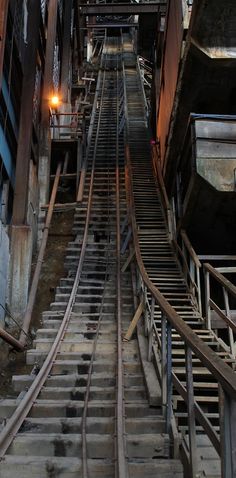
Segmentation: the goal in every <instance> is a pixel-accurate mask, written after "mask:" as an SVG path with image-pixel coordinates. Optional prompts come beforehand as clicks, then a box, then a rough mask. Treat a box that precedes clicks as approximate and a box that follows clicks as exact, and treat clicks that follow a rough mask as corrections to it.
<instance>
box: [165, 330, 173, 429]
mask: <svg viewBox="0 0 236 478" xmlns="http://www.w3.org/2000/svg"><path fill="white" fill-rule="evenodd" d="M166 352H167V363H166V379H167V387H166V388H167V403H166V433H170V429H171V413H172V338H171V324H170V322H169V321H167V324H166Z"/></svg>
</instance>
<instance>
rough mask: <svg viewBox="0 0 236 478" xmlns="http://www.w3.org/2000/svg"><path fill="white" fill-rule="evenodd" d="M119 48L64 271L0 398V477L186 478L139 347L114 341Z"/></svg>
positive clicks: (122, 202) (121, 193)
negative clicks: (21, 364) (23, 363)
mask: <svg viewBox="0 0 236 478" xmlns="http://www.w3.org/2000/svg"><path fill="white" fill-rule="evenodd" d="M126 47H127V48H126V55H125V54H124V52H123V49H122V45H121V44H119V42H118V39H117V38H114V39H107V41H106V43H105V47H104V51H103V57H102V63H101V69H100V72H99V77H98V84H97V91H96V97H95V103H94V108H93V115H92V122H91V126H90V132H89V147H88V154H87V160H86V168H85V169H84V171H83V173H82V176H81V178H82V180H81V188H80V202H79V203H78V206H77V208H76V213H75V218H74V229H73V230H74V234H75V240H74V241H73V242H71V243H69V245H68V250H67V258H66V268H67V269H68V275H67V277H65V278H62V279H61V281H60V284H59V286H58V288H57V290H56V296H55V301H54V302H53V303H52V304H51V307H50V310H49V311H46V312H44V313H43V317H42V321H43V322H42V323H43V327H42V329H39V330H38V331H37V336H36V340H35V342H34V348H33V349H31V350H29V351H28V352H27V363H28V364H29V365H34V367H33V370H32V372H31V373H30V374H29V375H22V376H15V377H13V382H14V386H15V390H16V392H18V393H19V392H20V394H19V396H18V397H16V398H9V399H5V400H2V402H1V407H0V417H1V420H2V428H1V433H0V456H1V463H0V477H1V478H13V477H15V476H17V477H18V478H21V477H22V478H23V477H26V478H27V477H31V478H36V477H37V478H39V477H40V478H44V477H47V478H54V477H55V478H56V477H60V478H72V477H78V476H81V477H83V478H86V477H95V478H96V477H99V476H100V477H110V478H112V477H119V478H125V477H127V478H128V477H134V476H135V477H137V478H138V477H140V478H141V477H142V478H144V477H150V478H151V477H154V476H157V475H158V474H159V476H162V477H163V478H174V477H175V478H181V477H182V476H183V474H182V465H181V464H180V462H179V460H171V459H170V439H169V436H168V435H167V434H166V433H165V423H164V418H163V415H162V408H161V407H160V406H156V407H150V406H149V398H148V394H147V392H146V388H145V377H144V374H143V370H142V365H141V360H140V352H139V347H138V342H137V340H136V338H134V339H133V340H132V341H130V342H122V334H123V333H124V332H125V331H126V330H127V328H128V325H129V323H130V320H131V318H132V316H133V313H134V308H133V299H134V298H133V287H132V277H131V273H130V271H129V270H127V271H126V272H121V269H122V266H123V264H124V263H125V261H126V259H127V253H125V254H123V255H121V254H120V249H121V237H120V228H121V225H122V224H123V223H124V220H125V217H126V215H127V208H126V191H125V170H124V136H123V129H122V127H121V123H122V117H123V101H122V97H123V89H124V84H123V79H124V78H123V70H122V61H123V55H124V56H125V61H126V64H127V63H129V61H130V62H131V63H132V61H133V57H132V55H131V46H130V43H129V42H127V45H126ZM127 50H130V51H127ZM16 470H17V472H16ZM16 473H17V474H16Z"/></svg>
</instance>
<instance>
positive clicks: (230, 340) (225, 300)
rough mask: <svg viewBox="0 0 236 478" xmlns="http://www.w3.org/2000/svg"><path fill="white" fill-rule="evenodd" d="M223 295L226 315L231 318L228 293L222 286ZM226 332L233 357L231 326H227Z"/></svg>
mask: <svg viewBox="0 0 236 478" xmlns="http://www.w3.org/2000/svg"><path fill="white" fill-rule="evenodd" d="M223 296H224V304H225V312H226V315H227V317H229V319H231V313H230V307H229V295H228V292H227V290H225V288H224V287H223ZM228 334H229V346H230V352H231V354H232V355H233V356H234V357H235V350H234V334H233V331H232V329H231V327H229V326H228Z"/></svg>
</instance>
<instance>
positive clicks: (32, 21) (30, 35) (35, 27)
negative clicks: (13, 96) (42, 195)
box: [12, 0, 40, 226]
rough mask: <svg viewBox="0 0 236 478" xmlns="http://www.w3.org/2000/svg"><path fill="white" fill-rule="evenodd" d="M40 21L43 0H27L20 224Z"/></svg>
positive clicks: (17, 193) (16, 208) (16, 218)
mask: <svg viewBox="0 0 236 478" xmlns="http://www.w3.org/2000/svg"><path fill="white" fill-rule="evenodd" d="M39 22H40V0H28V26H27V44H26V46H25V62H24V76H23V87H22V98H21V112H20V127H19V136H18V147H17V157H16V183H15V190H14V202H13V217H12V223H13V224H14V225H18V226H19V225H23V224H26V221H27V210H28V189H29V187H28V185H29V166H30V152H31V135H32V117H33V96H34V87H35V72H36V61H37V60H36V58H37V56H36V55H37V48H38V40H39Z"/></svg>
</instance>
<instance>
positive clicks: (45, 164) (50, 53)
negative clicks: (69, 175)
mask: <svg viewBox="0 0 236 478" xmlns="http://www.w3.org/2000/svg"><path fill="white" fill-rule="evenodd" d="M57 7H58V1H57V0H49V4H48V29H47V43H46V55H45V67H44V83H43V94H42V111H41V128H40V152H39V186H40V191H39V193H40V204H46V203H47V202H48V192H49V173H50V155H51V142H50V137H49V134H50V131H49V105H48V99H49V98H50V96H51V95H52V87H53V84H52V78H53V62H54V46H55V40H56V27H57Z"/></svg>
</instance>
